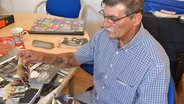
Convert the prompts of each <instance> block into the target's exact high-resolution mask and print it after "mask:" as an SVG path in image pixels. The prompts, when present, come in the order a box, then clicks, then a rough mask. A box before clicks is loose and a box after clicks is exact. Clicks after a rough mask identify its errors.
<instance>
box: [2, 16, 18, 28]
mask: <svg viewBox="0 0 184 104" xmlns="http://www.w3.org/2000/svg"><path fill="white" fill-rule="evenodd" d="M14 21H15V20H14V16H13V15H0V28H2V27H5V26H7V25H9V24H12V23H14Z"/></svg>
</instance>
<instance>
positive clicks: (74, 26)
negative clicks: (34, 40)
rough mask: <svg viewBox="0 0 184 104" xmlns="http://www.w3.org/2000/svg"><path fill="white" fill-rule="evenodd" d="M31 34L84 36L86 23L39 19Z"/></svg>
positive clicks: (58, 19) (70, 20)
mask: <svg viewBox="0 0 184 104" xmlns="http://www.w3.org/2000/svg"><path fill="white" fill-rule="evenodd" d="M29 33H30V34H36V33H38V34H39V33H40V34H41V33H44V34H47V33H48V34H52V33H54V34H67V35H70V34H71V35H72V34H73V35H83V34H84V21H83V20H82V19H71V18H37V19H36V21H35V22H34V23H33V25H32V27H31V29H30V31H29Z"/></svg>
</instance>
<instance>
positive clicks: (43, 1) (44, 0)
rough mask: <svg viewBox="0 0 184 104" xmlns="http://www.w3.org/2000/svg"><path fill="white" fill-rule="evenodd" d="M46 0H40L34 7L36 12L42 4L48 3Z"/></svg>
mask: <svg viewBox="0 0 184 104" xmlns="http://www.w3.org/2000/svg"><path fill="white" fill-rule="evenodd" d="M46 2H47V1H46V0H42V1H40V2H39V3H38V4H37V5H36V6H35V7H34V13H37V11H38V8H39V7H40V6H41V5H42V4H46Z"/></svg>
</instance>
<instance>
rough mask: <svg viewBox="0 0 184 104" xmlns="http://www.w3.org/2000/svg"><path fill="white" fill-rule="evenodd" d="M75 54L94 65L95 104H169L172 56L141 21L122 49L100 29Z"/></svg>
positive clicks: (80, 60) (78, 58) (82, 61)
mask: <svg viewBox="0 0 184 104" xmlns="http://www.w3.org/2000/svg"><path fill="white" fill-rule="evenodd" d="M75 57H76V59H77V60H78V61H79V62H80V63H81V64H82V63H93V64H94V92H95V93H94V94H93V97H92V98H91V99H92V101H93V103H94V104H96V103H98V104H167V93H168V86H169V79H170V67H169V59H168V56H167V54H166V52H165V50H164V49H163V47H162V46H161V45H160V44H159V43H158V42H157V41H156V40H155V39H154V38H153V37H152V36H151V35H150V33H149V32H148V31H147V30H145V29H144V27H143V26H142V24H141V27H140V29H139V31H138V33H137V34H136V35H135V37H134V38H133V39H132V40H131V41H130V42H129V43H127V44H126V45H125V46H123V47H122V48H118V41H117V39H110V38H109V37H108V33H107V31H106V30H105V29H101V30H99V31H98V32H97V33H96V34H95V35H94V37H93V38H92V39H91V40H90V41H89V42H88V43H87V44H85V45H84V46H83V47H81V48H80V49H79V50H78V51H76V52H75Z"/></svg>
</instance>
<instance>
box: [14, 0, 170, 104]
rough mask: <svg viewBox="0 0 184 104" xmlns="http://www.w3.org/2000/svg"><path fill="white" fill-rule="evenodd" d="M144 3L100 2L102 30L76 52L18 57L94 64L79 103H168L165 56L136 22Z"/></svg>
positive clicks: (23, 53) (139, 0) (68, 64)
mask: <svg viewBox="0 0 184 104" xmlns="http://www.w3.org/2000/svg"><path fill="white" fill-rule="evenodd" d="M143 4H144V3H143V0H103V1H102V6H103V7H104V9H103V10H101V11H100V13H101V14H102V15H103V16H104V22H103V29H101V30H99V31H98V32H97V33H96V34H95V35H94V37H93V38H92V39H91V40H90V41H89V42H88V43H86V44H85V45H84V46H82V47H81V48H80V49H79V50H77V51H76V52H74V53H72V52H71V53H62V54H50V53H43V52H37V51H32V50H23V51H21V52H19V54H18V55H17V57H22V59H23V62H24V63H25V64H28V63H31V62H44V63H49V64H54V65H58V66H60V67H73V66H78V65H80V64H83V63H92V64H94V90H93V91H89V92H85V93H83V94H79V95H76V96H75V98H76V99H78V100H79V101H81V102H83V103H88V104H89V103H94V104H95V103H98V104H135V103H136V104H145V103H149V104H167V92H168V85H169V79H170V69H169V59H168V56H167V54H166V53H165V51H164V49H163V48H162V46H161V45H160V44H159V43H158V42H157V41H156V40H155V39H154V38H153V37H152V36H151V35H150V33H149V32H148V31H147V30H145V29H144V27H143V25H142V23H141V20H142V11H143Z"/></svg>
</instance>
